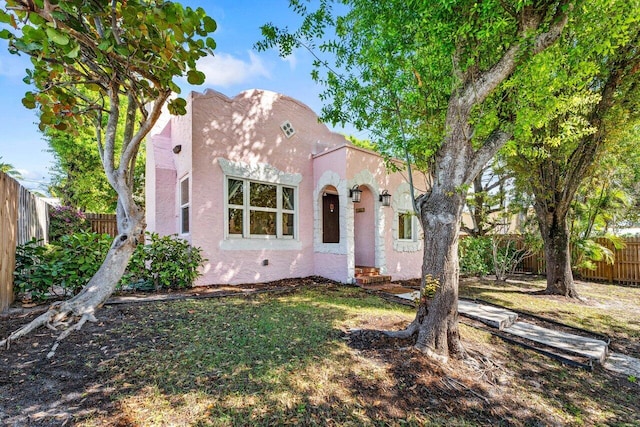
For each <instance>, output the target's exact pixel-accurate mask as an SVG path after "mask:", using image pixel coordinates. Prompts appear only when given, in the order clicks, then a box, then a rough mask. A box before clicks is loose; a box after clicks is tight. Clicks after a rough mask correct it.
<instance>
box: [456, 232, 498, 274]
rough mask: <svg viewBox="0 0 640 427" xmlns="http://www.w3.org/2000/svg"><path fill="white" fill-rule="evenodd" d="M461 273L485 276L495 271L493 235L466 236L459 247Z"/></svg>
mask: <svg viewBox="0 0 640 427" xmlns="http://www.w3.org/2000/svg"><path fill="white" fill-rule="evenodd" d="M458 253H459V256H460V273H462V274H464V275H468V276H485V275H487V274H489V273H491V272H493V252H492V245H491V237H487V236H483V237H472V236H468V237H464V238H463V239H460V245H459V247H458Z"/></svg>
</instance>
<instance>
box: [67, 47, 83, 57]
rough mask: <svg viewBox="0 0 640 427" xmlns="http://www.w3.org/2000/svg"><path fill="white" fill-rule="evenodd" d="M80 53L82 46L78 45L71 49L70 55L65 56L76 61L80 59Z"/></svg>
mask: <svg viewBox="0 0 640 427" xmlns="http://www.w3.org/2000/svg"><path fill="white" fill-rule="evenodd" d="M79 53H80V45H77V46H76V47H74V48H73V49H71V50H70V51H69V53H67V54H66V55H65V56H66V57H67V58H71V59H75V58H77V57H78V54H79Z"/></svg>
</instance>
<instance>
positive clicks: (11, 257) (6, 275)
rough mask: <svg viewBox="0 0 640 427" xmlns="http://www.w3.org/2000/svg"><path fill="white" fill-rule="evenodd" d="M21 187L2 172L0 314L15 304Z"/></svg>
mask: <svg viewBox="0 0 640 427" xmlns="http://www.w3.org/2000/svg"><path fill="white" fill-rule="evenodd" d="M19 187H20V185H19V184H18V182H17V181H16V180H14V179H12V178H11V177H9V176H8V175H6V174H4V173H2V172H0V312H3V311H6V310H7V309H8V308H9V305H10V304H11V303H12V302H13V270H14V269H15V265H16V239H17V227H18V192H19Z"/></svg>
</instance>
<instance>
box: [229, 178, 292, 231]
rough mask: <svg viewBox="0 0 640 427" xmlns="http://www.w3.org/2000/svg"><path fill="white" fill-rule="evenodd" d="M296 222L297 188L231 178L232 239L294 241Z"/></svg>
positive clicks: (230, 217)
mask: <svg viewBox="0 0 640 427" xmlns="http://www.w3.org/2000/svg"><path fill="white" fill-rule="evenodd" d="M295 219H296V202H295V188H293V187H289V186H285V185H280V184H270V183H263V182H255V181H250V180H246V179H240V178H227V233H228V235H229V237H236V238H243V237H244V238H250V237H255V238H283V239H287V238H288V239H292V238H294V237H295V234H296V225H295Z"/></svg>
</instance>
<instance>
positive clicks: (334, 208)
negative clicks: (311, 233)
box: [322, 194, 340, 243]
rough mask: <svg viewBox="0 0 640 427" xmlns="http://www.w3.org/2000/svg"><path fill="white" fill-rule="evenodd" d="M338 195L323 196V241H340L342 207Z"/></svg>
mask: <svg viewBox="0 0 640 427" xmlns="http://www.w3.org/2000/svg"><path fill="white" fill-rule="evenodd" d="M338 207H339V204H338V195H337V194H325V195H323V196H322V243H340V209H338Z"/></svg>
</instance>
